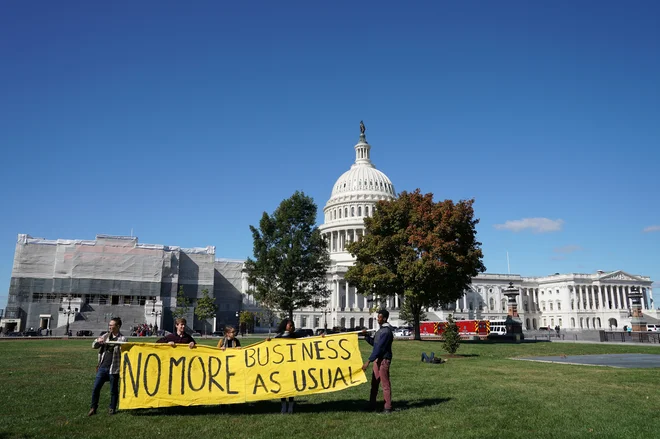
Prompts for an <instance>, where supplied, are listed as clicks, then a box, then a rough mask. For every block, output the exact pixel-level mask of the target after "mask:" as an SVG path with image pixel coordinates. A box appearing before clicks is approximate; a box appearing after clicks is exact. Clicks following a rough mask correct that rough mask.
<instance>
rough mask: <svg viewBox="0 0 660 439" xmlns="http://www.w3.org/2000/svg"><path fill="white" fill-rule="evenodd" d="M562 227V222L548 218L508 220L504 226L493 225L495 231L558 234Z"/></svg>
mask: <svg viewBox="0 0 660 439" xmlns="http://www.w3.org/2000/svg"><path fill="white" fill-rule="evenodd" d="M563 225H564V220H562V219H556V220H551V219H550V218H523V219H520V220H508V221H507V222H505V223H504V224H495V228H496V229H497V230H510V231H512V232H520V231H522V230H526V229H530V230H531V231H532V232H534V233H548V232H559V231H560V230H561V229H562V226H563Z"/></svg>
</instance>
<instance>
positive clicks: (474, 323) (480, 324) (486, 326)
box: [419, 320, 490, 337]
mask: <svg viewBox="0 0 660 439" xmlns="http://www.w3.org/2000/svg"><path fill="white" fill-rule="evenodd" d="M446 325H447V322H421V323H420V324H419V333H420V335H421V336H422V337H433V336H436V337H437V336H442V333H443V332H445V326H446ZM456 326H458V333H459V334H460V335H465V336H469V335H478V336H480V337H486V336H488V333H489V332H490V322H489V321H488V320H458V321H456Z"/></svg>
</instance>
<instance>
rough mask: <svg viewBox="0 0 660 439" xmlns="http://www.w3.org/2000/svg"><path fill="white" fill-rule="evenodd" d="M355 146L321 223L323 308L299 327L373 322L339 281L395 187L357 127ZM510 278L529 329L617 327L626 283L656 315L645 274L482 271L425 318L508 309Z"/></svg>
mask: <svg viewBox="0 0 660 439" xmlns="http://www.w3.org/2000/svg"><path fill="white" fill-rule="evenodd" d="M362 128H363V126H362ZM354 149H355V162H354V163H353V165H352V166H351V168H350V169H349V170H348V171H346V172H345V173H343V174H342V175H341V176H340V177H339V179H337V182H336V183H335V185H334V186H333V188H332V194H331V195H330V199H329V200H328V202H327V203H326V205H325V208H324V209H323V213H324V222H323V224H322V225H321V226H320V230H321V233H323V234H324V235H325V236H326V238H327V240H328V244H329V250H330V259H331V261H332V265H331V267H330V269H329V270H328V288H329V289H330V291H331V294H330V299H329V302H328V305H327V306H326V307H325V308H323V309H304V310H301V311H299V312H296V313H295V316H294V319H295V321H296V326H297V327H299V328H313V329H317V328H323V327H325V326H327V327H328V328H332V327H334V326H340V327H346V328H351V327H355V326H366V327H368V328H374V327H375V326H376V315H375V313H373V312H371V308H372V302H371V301H369V298H368V297H364V296H363V295H361V294H359V292H357V291H356V288H355V287H354V286H352V285H350V284H349V283H348V282H347V281H346V280H345V279H344V275H345V273H346V271H347V270H348V267H350V266H351V265H352V264H353V263H354V258H353V257H352V256H351V254H350V253H349V252H348V251H346V245H347V244H348V243H350V242H353V241H356V240H359V239H360V237H361V236H363V235H364V218H365V217H367V216H371V215H372V214H373V212H374V208H375V206H376V203H377V202H378V201H379V200H391V199H393V198H394V197H395V195H396V192H395V190H394V186H393V185H392V182H391V181H390V179H389V178H388V177H387V176H386V175H385V174H384V173H383V172H381V171H379V170H378V169H376V167H375V166H374V165H373V163H372V162H371V146H370V145H369V144H368V143H367V140H366V136H365V134H364V131H362V133H361V135H360V139H359V141H358V143H357V144H356V145H355V146H354ZM509 282H512V283H513V285H514V287H516V288H519V289H520V293H521V294H520V295H519V296H518V312H519V314H520V317H521V319H522V322H523V327H524V328H525V329H528V330H534V329H538V328H540V327H548V326H550V327H552V328H554V327H555V326H560V327H561V328H562V329H569V330H570V329H575V330H579V329H599V328H605V329H609V328H617V329H621V328H623V326H625V325H630V318H631V317H630V315H629V314H630V312H629V309H630V301H629V299H628V293H629V292H630V288H631V287H633V286H636V287H637V288H639V290H640V291H641V292H642V294H643V297H642V303H643V305H642V306H643V312H644V314H645V315H648V316H650V317H652V318H657V310H654V308H655V305H654V303H653V295H652V287H651V285H652V283H653V282H652V281H651V279H650V278H649V277H646V276H637V275H631V274H628V273H625V272H623V271H613V272H603V271H599V272H597V273H594V274H555V275H551V276H544V277H522V276H520V275H515V274H511V275H508V274H489V273H483V274H480V275H479V276H477V277H475V278H474V279H473V281H472V285H471V287H470V289H469V290H468V291H466V292H465V295H464V296H463V297H462V298H461V300H458V301H456V303H453V304H450V305H448V306H446V307H443V309H429V310H428V312H427V318H428V320H432V321H433V320H445V319H446V316H447V314H454V315H455V316H456V317H457V318H462V319H490V320H494V319H502V318H504V317H506V314H507V308H506V297H505V296H504V294H503V291H504V289H506V288H507V287H508V285H509ZM385 306H386V308H387V309H388V310H390V322H391V323H392V324H394V325H403V324H404V322H400V321H399V309H400V306H401V301H400V298H399V297H396V298H391V299H388V300H387V302H386V303H385Z"/></svg>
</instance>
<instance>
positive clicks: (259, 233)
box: [245, 191, 330, 318]
mask: <svg viewBox="0 0 660 439" xmlns="http://www.w3.org/2000/svg"><path fill="white" fill-rule="evenodd" d="M316 211H317V207H316V204H314V200H313V199H312V198H311V197H308V196H306V195H305V194H304V193H302V192H298V191H296V193H295V194H293V195H292V196H291V197H290V198H287V199H286V200H283V201H282V202H281V203H280V205H279V207H278V208H277V209H275V212H273V214H272V215H268V214H267V213H266V212H264V213H263V216H262V217H261V221H260V222H259V228H258V229H257V228H256V227H254V226H250V230H251V231H252V237H253V239H254V257H255V259H254V260H252V259H250V258H248V260H247V262H246V263H245V267H246V271H247V273H248V282H250V284H251V285H254V287H255V293H254V297H255V298H256V299H257V300H258V301H260V302H262V303H263V304H264V305H265V306H266V307H269V308H277V309H279V310H281V311H283V312H285V313H286V315H287V316H288V317H289V318H293V311H294V310H296V309H300V308H304V307H307V306H313V307H316V308H321V307H323V306H324V305H325V304H326V302H327V297H328V296H329V295H330V290H329V289H328V287H327V285H326V270H327V268H328V266H329V265H330V255H329V254H328V247H327V244H326V241H325V239H324V238H323V236H322V235H321V232H320V231H319V229H318V228H317V227H316V225H315V224H316Z"/></svg>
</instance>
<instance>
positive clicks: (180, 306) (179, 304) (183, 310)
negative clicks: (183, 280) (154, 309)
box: [172, 285, 190, 319]
mask: <svg viewBox="0 0 660 439" xmlns="http://www.w3.org/2000/svg"><path fill="white" fill-rule="evenodd" d="M188 308H190V299H188V298H187V297H186V293H184V292H183V285H179V291H177V293H176V308H174V311H172V317H174V318H175V319H180V318H182V317H185V316H187V315H188Z"/></svg>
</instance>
